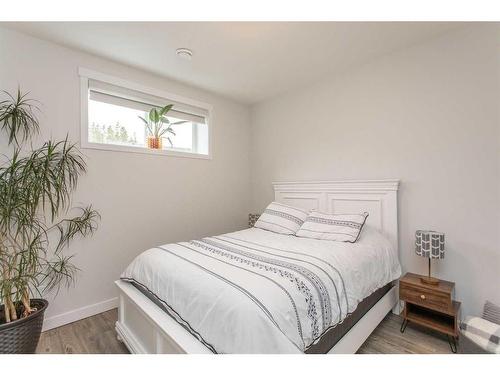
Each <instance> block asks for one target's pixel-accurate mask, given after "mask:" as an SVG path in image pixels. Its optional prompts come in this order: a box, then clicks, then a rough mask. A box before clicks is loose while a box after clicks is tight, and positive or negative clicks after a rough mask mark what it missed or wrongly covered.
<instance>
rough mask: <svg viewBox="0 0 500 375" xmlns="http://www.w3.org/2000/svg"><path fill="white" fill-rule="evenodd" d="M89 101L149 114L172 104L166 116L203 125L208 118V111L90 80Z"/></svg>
mask: <svg viewBox="0 0 500 375" xmlns="http://www.w3.org/2000/svg"><path fill="white" fill-rule="evenodd" d="M89 99H90V100H96V101H99V102H103V103H108V104H113V105H119V106H122V107H128V108H133V109H137V110H139V111H144V112H149V111H150V110H151V108H153V107H163V106H165V105H167V104H173V105H174V106H173V107H172V109H171V110H170V111H169V112H168V116H171V117H175V118H177V119H179V120H184V121H191V122H196V123H198V124H205V123H206V118H207V116H208V111H207V110H206V109H203V108H198V107H194V106H190V105H187V104H183V103H179V102H175V101H173V100H168V99H164V98H159V97H156V96H153V95H148V94H144V93H141V92H138V91H134V90H129V89H126V88H123V87H118V86H115V85H111V84H109V83H104V82H99V81H95V80H92V79H91V80H89Z"/></svg>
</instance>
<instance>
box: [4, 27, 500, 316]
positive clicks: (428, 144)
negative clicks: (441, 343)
mask: <svg viewBox="0 0 500 375" xmlns="http://www.w3.org/2000/svg"><path fill="white" fill-rule="evenodd" d="M497 40H499V39H498V33H497V28H495V27H494V26H492V25H489V26H475V27H472V28H470V29H463V30H458V31H456V32H453V33H451V34H447V35H446V36H443V37H441V38H439V39H435V40H432V41H428V42H427V43H425V44H421V45H417V46H414V47H412V48H408V49H406V50H403V51H399V52H397V53H394V54H392V55H390V56H386V57H384V58H382V59H379V60H377V61H373V62H370V63H368V64H366V65H364V66H362V67H358V68H353V69H352V70H351V71H349V72H346V73H345V74H343V75H340V76H336V77H329V78H328V77H327V78H325V80H324V81H323V82H321V83H318V84H315V85H313V86H310V87H308V88H305V89H302V90H299V91H295V92H290V93H288V94H285V95H282V96H280V97H277V98H275V99H273V100H270V101H267V102H264V103H261V104H259V105H257V106H255V107H254V108H253V109H252V113H251V119H250V118H249V111H248V108H245V107H244V106H241V105H239V104H235V103H233V102H231V101H229V100H227V99H224V98H221V97H219V96H216V95H213V94H211V93H208V92H205V91H201V90H198V89H196V88H192V87H188V86H185V85H182V84H179V83H177V82H172V81H169V80H166V79H163V78H159V77H156V76H153V75H151V74H147V73H144V72H141V71H139V70H136V69H132V68H129V67H126V66H123V65H119V64H115V63H112V62H110V61H107V60H104V59H100V58H97V57H94V56H91V55H88V54H84V53H81V52H77V51H73V50H70V49H67V48H64V47H60V46H57V45H55V44H51V43H49V42H45V41H42V40H38V39H35V38H32V37H29V36H25V35H22V34H19V33H16V32H13V31H9V30H6V29H3V28H0V89H6V90H9V91H13V90H15V89H16V88H17V85H18V84H20V86H21V87H22V88H23V89H24V90H29V91H31V93H32V95H31V96H32V97H33V98H37V99H38V100H40V101H41V103H42V104H43V107H42V110H43V115H42V116H41V122H42V131H43V134H42V136H41V139H43V138H47V137H49V136H53V137H54V138H61V137H64V136H65V134H66V132H69V134H70V137H71V139H72V140H75V141H78V140H79V126H80V123H79V121H80V120H79V119H80V117H79V116H80V113H79V112H80V107H79V105H80V104H79V103H80V101H79V79H78V75H77V68H78V67H79V66H83V67H86V68H90V69H93V70H97V71H101V72H103V73H107V74H111V75H115V76H119V77H123V78H126V79H128V80H131V81H136V82H140V83H141V84H143V85H146V86H151V87H156V88H160V89H162V90H166V91H170V92H175V93H178V94H179V95H184V96H187V97H191V98H193V99H197V100H201V101H205V102H209V103H211V104H213V106H214V118H213V121H212V123H213V125H214V137H213V140H214V144H213V153H214V154H213V155H214V157H213V160H211V161H207V160H199V159H187V158H173V157H164V156H149V155H142V154H127V153H116V152H109V151H98V150H84V153H85V155H86V156H87V161H88V168H89V173H88V174H87V175H86V176H85V177H83V178H82V180H81V184H80V187H79V189H78V191H77V193H76V194H75V202H76V203H78V202H82V203H92V204H94V206H95V207H96V208H97V209H99V211H100V212H101V214H102V222H101V225H100V228H99V230H98V232H97V233H96V235H95V236H94V237H92V238H88V239H84V240H78V241H77V242H74V243H73V244H72V246H71V249H70V250H71V252H74V253H76V254H77V257H76V263H77V265H78V267H80V268H81V269H82V272H81V273H80V274H79V278H78V282H77V284H76V287H75V288H73V289H70V290H69V291H65V290H63V291H61V293H60V294H59V296H58V297H57V299H55V300H53V299H51V307H50V309H49V311H48V313H47V316H48V317H49V318H50V317H54V316H58V315H59V314H64V313H66V312H69V311H72V310H74V309H78V308H81V307H85V306H88V305H91V304H93V303H99V302H101V301H105V300H109V299H112V298H114V296H115V295H116V294H115V290H114V286H113V284H112V281H113V280H115V279H116V278H117V277H118V276H119V274H120V272H121V271H122V270H123V269H124V267H125V266H126V265H127V264H128V263H129V262H130V261H131V260H132V258H133V257H134V256H136V255H137V254H138V253H139V252H141V251H142V250H144V249H146V248H149V247H151V246H154V245H157V244H158V243H166V242H171V241H179V240H187V239H191V238H196V237H200V236H204V235H213V234H216V233H221V232H227V231H232V230H236V229H240V228H243V227H245V224H246V219H247V213H248V212H249V207H250V202H248V197H249V195H251V193H250V192H252V194H253V195H252V201H253V204H252V207H253V210H255V211H259V210H261V209H262V208H264V207H265V205H266V204H267V203H268V202H269V201H270V200H272V198H273V192H272V187H271V181H280V180H308V179H366V178H368V179H370V178H372V179H379V178H399V179H401V181H402V185H401V190H400V199H399V205H400V206H399V207H400V217H399V224H400V247H401V253H402V262H403V266H404V268H405V270H411V271H414V272H422V273H423V272H425V270H426V262H425V260H424V259H422V258H419V257H417V256H416V255H414V254H413V239H414V232H415V230H416V229H423V228H430V229H435V230H440V231H443V232H445V233H446V245H447V253H446V259H445V260H443V261H441V262H435V266H434V270H435V272H436V275H438V276H439V277H442V278H446V279H450V280H454V281H456V282H457V297H458V299H460V300H463V302H464V303H465V306H464V313H469V312H478V311H479V310H480V308H481V305H482V303H483V301H484V299H486V298H490V299H493V300H496V301H497V302H500V291H499V288H498V285H499V283H500V276H499V274H500V272H499V271H500V238H499V232H500V219H499V212H500V186H499V181H500V161H499V145H500V132H499V110H498V108H499V99H500V96H499V92H498V84H499V69H500V64H499V55H498V47H497ZM250 120H251V121H252V123H251V126H249V125H250ZM2 137H3V136H2ZM249 147H251V149H250V150H249ZM5 151H6V148H5V139H0V152H2V153H3V152H5ZM249 151H250V155H251V156H249ZM249 168H251V169H252V171H251V176H250V173H249ZM250 177H251V179H250ZM150 197H151V198H150ZM152 197H159V198H152ZM73 316H76V315H73ZM63 318H64V317H63ZM56 321H59V322H60V321H62V320H57V319H56V320H54V322H56Z"/></svg>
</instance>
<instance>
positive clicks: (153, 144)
mask: <svg viewBox="0 0 500 375" xmlns="http://www.w3.org/2000/svg"><path fill="white" fill-rule="evenodd" d="M147 144H148V148H151V149H154V150H161V149H162V148H163V147H162V140H161V138H158V137H148V139H147Z"/></svg>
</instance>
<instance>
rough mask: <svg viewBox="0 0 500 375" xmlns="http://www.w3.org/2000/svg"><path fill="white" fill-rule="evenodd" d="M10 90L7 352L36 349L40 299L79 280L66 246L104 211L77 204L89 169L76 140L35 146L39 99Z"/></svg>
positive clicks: (2, 273)
mask: <svg viewBox="0 0 500 375" xmlns="http://www.w3.org/2000/svg"><path fill="white" fill-rule="evenodd" d="M3 94H4V96H5V98H4V100H1V101H0V129H1V131H3V132H4V133H5V134H6V136H7V143H8V145H9V146H10V147H11V148H12V154H11V155H10V156H7V155H2V159H3V160H1V161H0V353H33V352H34V351H35V349H36V346H37V344H38V339H39V337H40V332H41V328H42V323H43V314H44V311H45V309H46V308H47V305H48V302H47V301H46V300H44V299H41V298H35V297H41V296H43V294H44V293H47V292H49V291H51V290H56V291H57V290H58V289H59V288H60V287H61V286H69V285H70V284H71V283H72V281H73V280H74V276H75V272H76V271H77V269H76V267H75V266H74V265H72V263H71V258H72V256H71V255H67V254H66V253H65V248H66V247H67V246H68V244H69V243H70V241H71V240H72V239H74V238H75V237H77V236H79V235H80V236H87V235H90V234H92V233H93V232H94V231H95V230H96V228H97V221H98V219H99V214H98V212H97V211H95V210H94V209H92V206H87V207H80V208H74V209H72V208H71V200H70V198H71V193H72V192H73V191H74V189H75V187H76V186H77V182H78V178H79V176H80V175H82V174H83V173H85V169H86V165H85V161H84V160H83V158H82V155H81V153H80V151H79V150H78V149H77V148H76V146H75V144H73V143H71V142H70V141H69V140H68V138H67V137H66V139H64V140H61V141H47V142H45V143H43V145H42V146H41V147H38V148H33V146H32V145H31V142H30V140H31V139H32V137H33V136H34V135H35V134H37V133H38V131H39V122H38V119H37V116H36V112H37V111H38V108H37V107H36V102H34V101H32V100H30V99H29V98H28V97H27V96H26V95H23V94H22V93H21V92H20V90H18V92H17V94H16V95H11V94H9V93H7V92H3ZM73 211H75V212H74V213H73V214H72V215H71V213H72V212H73Z"/></svg>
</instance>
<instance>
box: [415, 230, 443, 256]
mask: <svg viewBox="0 0 500 375" xmlns="http://www.w3.org/2000/svg"><path fill="white" fill-rule="evenodd" d="M415 253H417V255H420V256H421V257H424V258H431V259H443V258H444V233H439V232H434V231H432V230H417V231H416V232H415Z"/></svg>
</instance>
